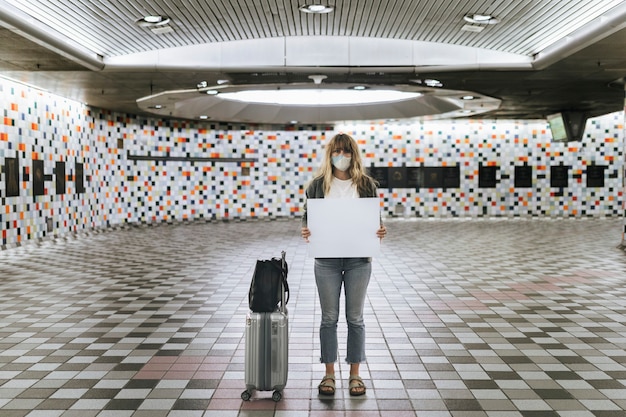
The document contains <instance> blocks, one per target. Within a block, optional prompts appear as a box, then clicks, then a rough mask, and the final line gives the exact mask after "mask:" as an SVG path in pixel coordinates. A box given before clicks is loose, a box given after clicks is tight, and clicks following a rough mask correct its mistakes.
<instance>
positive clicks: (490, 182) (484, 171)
mask: <svg viewBox="0 0 626 417" xmlns="http://www.w3.org/2000/svg"><path fill="white" fill-rule="evenodd" d="M497 172H498V167H497V166H483V165H479V166H478V188H495V187H496V185H497V183H498V181H497V177H496V174H497Z"/></svg>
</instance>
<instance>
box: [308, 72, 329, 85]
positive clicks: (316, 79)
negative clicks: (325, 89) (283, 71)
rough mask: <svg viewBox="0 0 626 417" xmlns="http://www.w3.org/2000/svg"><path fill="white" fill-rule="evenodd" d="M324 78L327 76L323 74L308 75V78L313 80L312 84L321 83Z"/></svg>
mask: <svg viewBox="0 0 626 417" xmlns="http://www.w3.org/2000/svg"><path fill="white" fill-rule="evenodd" d="M326 78H328V77H327V76H326V75H323V74H316V75H309V79H311V80H313V84H321V83H322V81H324V80H325V79H326Z"/></svg>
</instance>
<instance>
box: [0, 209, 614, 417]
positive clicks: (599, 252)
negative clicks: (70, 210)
mask: <svg viewBox="0 0 626 417" xmlns="http://www.w3.org/2000/svg"><path fill="white" fill-rule="evenodd" d="M387 226H388V230H389V237H388V238H387V239H385V241H384V242H383V246H382V254H381V255H380V256H379V257H377V258H375V259H374V261H373V277H372V281H371V284H370V288H369V296H368V301H367V306H366V326H367V354H368V360H367V362H366V363H365V364H363V366H362V367H361V369H362V376H363V378H364V380H365V383H366V385H367V387H368V390H367V394H366V395H365V396H363V397H358V398H356V397H354V398H353V397H350V396H349V395H348V392H347V377H348V368H347V366H346V365H345V364H341V365H340V367H339V373H338V387H337V393H336V395H335V396H334V398H323V397H320V396H319V395H318V394H317V389H316V387H317V384H318V383H319V380H320V378H321V376H322V373H323V367H322V366H321V365H320V364H319V363H318V358H319V343H318V329H317V327H318V325H319V319H320V312H319V307H318V302H317V299H316V297H317V296H316V292H315V284H314V278H313V261H312V259H310V258H308V257H307V247H306V243H304V242H303V241H302V240H301V239H300V237H299V222H298V221H297V220H275V221H241V222H228V223H190V224H170V225H160V226H142V227H128V228H124V229H116V230H109V231H106V232H101V233H91V234H88V235H81V236H77V237H72V238H67V239H56V240H53V241H47V242H41V243H39V244H29V245H25V246H23V247H18V248H13V249H8V250H4V251H0V417H22V416H28V417H57V416H62V417H70V416H75V417H237V416H254V417H270V416H277V417H309V416H310V417H339V416H341V417H356V416H358V417H594V416H595V417H618V416H625V415H626V411H625V410H626V254H624V252H622V251H621V250H619V249H617V248H616V246H617V245H618V244H619V243H620V241H621V233H620V231H621V230H622V220H621V219H604V220H540V219H533V220H522V219H520V220H504V219H498V220H493V219H492V220H488V219H484V220H425V219H411V220H405V219H393V220H389V221H388V222H387ZM338 238H341V236H338ZM281 250H285V251H286V252H287V260H288V262H289V266H290V272H289V280H290V286H291V290H292V296H291V300H290V302H289V315H290V363H289V380H288V383H287V387H286V388H285V390H284V393H283V399H282V400H281V401H280V402H277V403H275V402H274V401H272V400H271V393H270V392H255V393H254V395H253V398H252V400H251V401H247V402H244V401H242V400H241V398H240V395H241V392H242V391H243V389H244V388H245V386H244V338H243V335H244V326H245V317H246V313H247V290H248V286H249V282H250V277H251V274H252V269H253V267H254V262H255V260H256V259H257V258H269V257H274V256H279V255H280V251H281ZM345 334H346V331H345V323H344V322H340V338H341V341H344V340H345ZM340 346H345V342H344V343H340ZM340 357H342V355H341V354H340Z"/></svg>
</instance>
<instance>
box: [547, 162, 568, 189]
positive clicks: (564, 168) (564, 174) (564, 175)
mask: <svg viewBox="0 0 626 417" xmlns="http://www.w3.org/2000/svg"><path fill="white" fill-rule="evenodd" d="M569 169H570V167H569V166H568V165H553V166H551V167H550V187H555V188H564V187H567V186H568V185H569Z"/></svg>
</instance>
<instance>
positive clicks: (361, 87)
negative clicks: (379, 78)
mask: <svg viewBox="0 0 626 417" xmlns="http://www.w3.org/2000/svg"><path fill="white" fill-rule="evenodd" d="M352 89H353V90H357V91H359V90H361V91H362V90H367V86H364V85H355V86H354V87H352Z"/></svg>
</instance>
